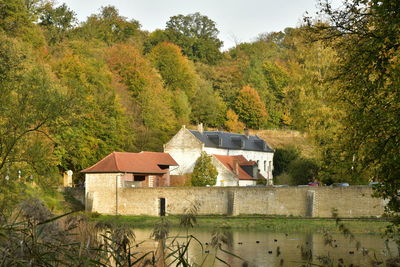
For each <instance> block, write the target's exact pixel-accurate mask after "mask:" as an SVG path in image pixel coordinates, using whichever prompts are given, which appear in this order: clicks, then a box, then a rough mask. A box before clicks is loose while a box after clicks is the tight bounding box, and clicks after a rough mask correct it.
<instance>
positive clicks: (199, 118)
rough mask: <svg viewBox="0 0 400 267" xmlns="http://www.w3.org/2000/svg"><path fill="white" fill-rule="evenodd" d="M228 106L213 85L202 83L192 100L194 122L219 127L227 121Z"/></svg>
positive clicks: (192, 118)
mask: <svg viewBox="0 0 400 267" xmlns="http://www.w3.org/2000/svg"><path fill="white" fill-rule="evenodd" d="M225 112H226V104H225V102H224V101H223V100H222V98H221V97H220V96H219V95H218V93H217V92H215V91H213V89H212V87H211V85H210V84H209V83H208V82H206V81H202V80H201V81H200V84H199V88H198V91H197V92H196V93H195V95H194V97H193V100H192V113H191V120H192V122H194V123H196V124H198V123H204V124H205V125H208V126H212V127H218V126H222V125H223V124H224V121H225Z"/></svg>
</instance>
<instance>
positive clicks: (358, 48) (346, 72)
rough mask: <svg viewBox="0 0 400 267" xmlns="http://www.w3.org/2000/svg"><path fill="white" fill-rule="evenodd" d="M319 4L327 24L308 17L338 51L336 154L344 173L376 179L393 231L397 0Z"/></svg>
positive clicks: (399, 173)
mask: <svg viewBox="0 0 400 267" xmlns="http://www.w3.org/2000/svg"><path fill="white" fill-rule="evenodd" d="M320 4H321V11H322V13H323V14H324V15H326V18H327V19H329V21H328V22H329V24H326V23H325V24H323V23H319V22H316V23H313V22H312V21H311V20H308V22H309V24H310V25H311V26H312V28H313V29H314V30H316V32H317V33H319V34H320V37H321V39H323V40H327V42H328V43H329V44H331V45H333V46H334V48H335V49H336V51H337V53H338V56H337V59H338V60H337V66H336V72H335V76H334V77H335V80H337V81H338V82H337V84H336V86H337V88H338V94H337V95H338V96H339V98H338V101H339V103H340V104H341V105H342V106H343V107H344V108H345V110H346V112H345V114H344V116H343V119H342V123H343V125H344V126H345V127H344V129H345V130H343V131H340V132H338V133H337V135H336V137H337V139H338V143H339V144H342V146H341V150H340V154H337V157H338V158H340V159H341V160H342V161H344V162H346V163H347V166H348V168H347V169H346V172H347V173H348V176H350V177H354V176H358V177H361V178H364V179H368V180H375V181H379V182H380V185H379V186H377V187H376V193H377V196H380V197H382V198H384V199H387V200H388V204H387V211H388V212H389V213H390V214H392V215H395V216H397V220H395V221H394V223H395V226H396V227H394V228H392V230H398V228H399V226H400V220H399V219H398V218H399V215H400V202H399V197H398V192H399V189H400V183H399V179H398V178H399V177H400V157H399V143H400V139H399V138H400V126H399V123H398V121H399V110H400V100H399V99H400V90H399V87H400V64H399V63H400V61H399V58H400V57H399V55H400V39H399V32H400V2H399V1H375V0H352V1H345V2H344V5H343V7H342V9H339V10H335V9H332V7H331V6H330V5H329V3H328V2H321V3H320ZM389 18H390V19H389ZM396 228H397V229H396ZM396 241H397V242H398V244H400V240H399V239H397V240H396Z"/></svg>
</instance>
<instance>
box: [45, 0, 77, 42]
mask: <svg viewBox="0 0 400 267" xmlns="http://www.w3.org/2000/svg"><path fill="white" fill-rule="evenodd" d="M40 10H41V12H40V15H39V19H40V23H39V25H40V26H42V27H43V28H44V30H45V35H46V37H47V40H48V43H49V44H54V43H57V42H59V41H62V40H63V39H64V38H65V36H66V33H67V32H68V31H69V30H71V29H72V27H74V25H75V23H76V22H77V19H76V14H75V12H74V11H72V10H71V9H69V8H68V6H67V5H66V4H62V5H60V6H58V7H55V6H54V4H53V3H52V2H47V3H46V4H45V5H44V6H43V7H42V8H41V9H40Z"/></svg>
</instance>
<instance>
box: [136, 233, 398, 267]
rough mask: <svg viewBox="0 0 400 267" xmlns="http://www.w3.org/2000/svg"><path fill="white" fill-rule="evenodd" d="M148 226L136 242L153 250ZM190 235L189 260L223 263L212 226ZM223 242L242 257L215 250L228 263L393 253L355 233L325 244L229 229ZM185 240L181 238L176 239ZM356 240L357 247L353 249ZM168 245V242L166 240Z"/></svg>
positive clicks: (310, 236) (306, 237)
mask: <svg viewBox="0 0 400 267" xmlns="http://www.w3.org/2000/svg"><path fill="white" fill-rule="evenodd" d="M151 231H152V230H151V229H135V231H134V232H135V235H136V243H140V247H141V248H142V249H145V250H148V249H154V248H155V247H156V243H155V242H154V240H151V239H150V238H149V237H150V234H151ZM190 234H192V235H193V236H195V237H196V238H197V239H198V240H199V241H200V242H201V243H202V245H203V252H202V247H201V245H200V244H198V243H197V241H194V240H192V245H191V246H190V249H189V259H190V261H191V263H197V264H200V263H203V262H204V263H203V265H202V266H227V265H226V264H224V263H222V262H220V261H218V260H217V259H215V250H213V248H212V247H211V245H210V243H211V238H212V229H194V230H191V232H190ZM184 235H185V233H182V232H181V233H178V232H176V231H172V232H171V233H170V236H171V237H174V236H184ZM225 237H226V244H224V245H223V246H222V248H223V249H225V250H227V251H229V252H230V253H233V254H235V255H237V256H239V257H241V258H242V259H244V260H246V262H247V265H246V264H245V265H243V260H240V259H238V258H236V257H234V256H232V255H229V254H227V253H224V252H222V251H217V256H218V257H219V258H221V259H222V260H224V261H225V262H226V263H228V264H230V265H231V266H302V265H303V264H305V263H306V262H307V261H306V260H305V257H307V255H308V256H309V255H310V254H309V253H308V254H307V253H303V255H302V248H303V252H305V251H311V254H312V260H313V263H315V264H318V265H322V264H321V261H319V260H318V258H319V257H324V256H328V258H329V259H331V260H334V263H335V264H334V266H338V263H340V262H342V263H343V264H344V265H345V266H349V265H350V264H353V265H355V266H373V265H372V261H373V260H378V261H384V260H385V259H387V258H390V257H391V256H397V249H396V247H395V245H394V243H389V244H388V245H385V240H384V239H382V237H381V236H380V235H378V234H355V241H352V242H349V239H346V238H345V237H344V236H343V235H341V234H333V235H332V236H331V241H332V242H331V245H326V244H325V243H324V242H325V240H326V238H325V237H324V235H323V234H320V233H297V234H286V233H274V232H266V231H246V230H231V231H229V232H226V233H225ZM178 239H179V240H181V242H185V238H178ZM357 241H358V242H359V243H360V245H361V247H360V249H359V250H357ZM167 244H168V241H167Z"/></svg>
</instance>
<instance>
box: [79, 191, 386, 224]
mask: <svg viewBox="0 0 400 267" xmlns="http://www.w3.org/2000/svg"><path fill="white" fill-rule="evenodd" d="M371 194H372V189H371V187H368V186H350V187H285V188H271V187H159V188H121V187H120V188H118V192H117V197H116V189H115V187H114V188H112V187H111V188H110V187H103V188H102V187H97V188H96V189H95V191H87V192H86V209H87V210H88V211H96V212H99V213H103V214H116V213H118V214H119V215H150V216H158V215H159V213H160V208H161V207H160V203H161V202H160V199H161V198H164V199H165V210H166V214H167V215H168V214H182V213H184V212H185V209H187V208H188V207H190V206H191V205H193V204H194V203H199V204H200V209H199V214H204V215H267V216H268V215H280V216H302V217H331V216H332V209H333V208H335V209H337V210H338V213H339V216H340V217H344V218H357V217H380V216H381V215H382V214H383V212H384V206H385V201H383V200H382V199H378V198H373V197H372V196H371ZM116 204H117V205H116Z"/></svg>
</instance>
